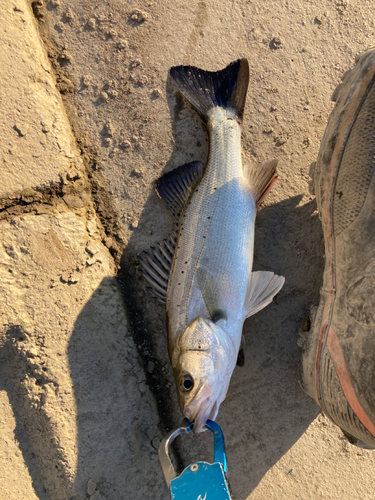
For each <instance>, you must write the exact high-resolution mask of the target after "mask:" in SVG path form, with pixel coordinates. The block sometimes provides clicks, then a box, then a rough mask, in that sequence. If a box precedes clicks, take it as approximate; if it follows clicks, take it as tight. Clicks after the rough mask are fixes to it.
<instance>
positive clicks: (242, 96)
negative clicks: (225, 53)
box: [170, 59, 249, 123]
mask: <svg viewBox="0 0 375 500" xmlns="http://www.w3.org/2000/svg"><path fill="white" fill-rule="evenodd" d="M170 76H171V79H172V82H173V83H174V84H175V86H176V87H177V89H178V90H179V92H180V93H181V94H182V95H183V96H184V97H185V99H187V101H188V102H189V103H190V105H191V106H192V107H193V109H195V111H196V112H197V113H198V114H199V116H200V117H201V118H202V120H203V121H204V122H205V123H207V122H208V116H207V113H208V111H209V110H210V109H211V108H214V107H216V106H219V107H222V108H232V109H234V110H235V111H236V114H237V116H238V119H239V121H240V122H242V118H243V111H244V108H245V100H246V92H247V87H248V85H249V63H248V62H247V59H238V61H235V62H232V63H231V64H229V66H227V67H226V68H224V69H222V70H221V71H205V70H203V69H199V68H195V67H194V66H175V67H173V68H171V70H170Z"/></svg>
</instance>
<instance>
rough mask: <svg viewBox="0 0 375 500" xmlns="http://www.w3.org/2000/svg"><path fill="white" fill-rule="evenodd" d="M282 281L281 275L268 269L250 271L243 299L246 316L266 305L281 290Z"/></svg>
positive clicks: (283, 279) (283, 280)
mask: <svg viewBox="0 0 375 500" xmlns="http://www.w3.org/2000/svg"><path fill="white" fill-rule="evenodd" d="M284 282H285V278H284V277H283V276H278V275H277V274H274V273H272V272H269V271H255V272H253V273H251V275H250V279H249V284H248V287H247V292H246V300H245V311H246V318H248V317H249V316H252V315H253V314H255V313H257V312H258V311H260V310H261V309H263V308H264V307H266V306H268V304H270V303H271V302H272V299H273V298H274V296H275V295H276V294H277V293H278V292H279V291H280V290H281V288H282V286H283V285H284Z"/></svg>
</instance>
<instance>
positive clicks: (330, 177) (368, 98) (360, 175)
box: [302, 47, 375, 448]
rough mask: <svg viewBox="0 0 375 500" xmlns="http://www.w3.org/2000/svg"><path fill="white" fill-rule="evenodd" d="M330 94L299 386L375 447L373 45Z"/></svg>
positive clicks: (360, 441) (357, 440)
mask: <svg viewBox="0 0 375 500" xmlns="http://www.w3.org/2000/svg"><path fill="white" fill-rule="evenodd" d="M332 98H333V100H335V101H336V105H335V107H334V109H333V111H332V114H331V116H330V118H329V120H328V124H327V128H326V131H325V133H324V136H323V139H322V143H321V146H320V151H319V155H318V159H317V162H316V164H315V168H314V187H315V195H316V201H317V205H318V209H319V217H320V220H321V222H322V226H323V233H324V244H325V269H324V277H323V287H322V289H321V298H320V303H319V307H318V309H317V311H316V315H315V319H313V321H312V324H311V328H310V331H309V332H308V333H307V334H305V340H304V342H303V343H304V344H305V347H304V352H303V380H302V386H303V389H304V390H305V391H306V392H307V393H308V394H309V395H310V396H311V397H312V398H313V399H314V400H315V401H316V402H317V403H318V404H319V405H320V407H321V408H322V410H323V412H324V413H325V414H326V415H327V416H328V417H329V418H330V419H331V420H332V421H333V422H334V423H335V424H337V425H338V426H339V427H340V428H341V429H342V430H343V432H344V434H345V435H346V436H347V437H348V439H349V440H350V442H352V443H353V444H357V445H359V446H362V447H366V448H375V175H374V171H375V47H374V48H373V49H371V50H369V51H368V52H366V53H365V54H363V55H362V56H361V57H360V58H359V60H358V62H357V64H356V66H355V67H354V69H352V70H351V71H349V72H347V73H346V74H345V75H344V77H343V81H342V83H341V84H340V85H339V86H338V88H337V89H336V90H335V92H334V94H333V96H332Z"/></svg>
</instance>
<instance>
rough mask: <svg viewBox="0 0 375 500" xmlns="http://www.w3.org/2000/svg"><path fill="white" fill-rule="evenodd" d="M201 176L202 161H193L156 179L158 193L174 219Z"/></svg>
mask: <svg viewBox="0 0 375 500" xmlns="http://www.w3.org/2000/svg"><path fill="white" fill-rule="evenodd" d="M202 177H203V164H202V162H200V161H193V162H191V163H185V165H181V167H177V168H175V169H174V170H171V171H170V172H167V173H166V174H164V175H163V176H162V177H160V179H158V180H157V181H156V191H157V193H158V195H159V196H160V198H162V199H163V200H164V201H165V203H166V204H167V207H168V208H169V210H170V211H171V212H172V214H173V216H174V218H175V219H176V220H179V218H180V215H181V214H182V212H183V209H184V207H185V205H186V204H187V202H188V200H189V198H190V194H191V192H192V191H193V189H194V187H195V186H196V185H197V184H198V182H200V180H201V179H202Z"/></svg>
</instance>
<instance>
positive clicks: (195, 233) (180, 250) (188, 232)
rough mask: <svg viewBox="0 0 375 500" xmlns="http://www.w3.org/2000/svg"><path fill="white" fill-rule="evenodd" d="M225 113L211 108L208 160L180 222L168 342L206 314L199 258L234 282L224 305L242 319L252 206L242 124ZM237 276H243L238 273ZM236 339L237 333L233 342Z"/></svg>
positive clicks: (169, 295)
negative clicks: (243, 157)
mask: <svg viewBox="0 0 375 500" xmlns="http://www.w3.org/2000/svg"><path fill="white" fill-rule="evenodd" d="M228 115H229V117H230V118H232V116H233V115H234V113H233V111H231V110H229V112H228V111H226V110H224V109H222V108H215V110H213V112H212V113H211V119H210V121H209V124H208V128H209V131H210V152H209V161H208V164H207V166H206V170H205V174H204V176H203V179H202V181H201V183H200V184H199V187H198V188H197V189H196V191H195V192H194V194H193V196H192V198H191V200H190V203H189V205H188V206H187V209H186V212H185V214H184V217H183V221H182V222H181V228H180V231H179V243H178V246H177V251H176V253H175V257H174V261H173V265H172V271H171V276H170V280H169V285H168V291H167V310H168V312H170V315H169V317H170V321H169V331H170V341H171V342H173V341H174V338H175V337H176V336H178V334H179V333H180V332H181V330H182V329H183V328H184V327H185V326H186V324H189V323H190V322H191V321H192V319H194V318H195V317H197V316H199V315H203V316H208V311H207V309H206V306H205V302H204V299H203V298H202V294H201V291H200V289H199V286H198V283H197V279H196V271H197V269H198V267H199V266H200V265H202V264H203V265H204V266H205V267H206V268H208V269H209V270H211V268H212V267H214V269H212V271H214V274H215V275H217V276H218V279H219V281H220V279H222V278H221V275H222V274H223V272H224V273H225V274H226V275H229V276H230V277H231V281H233V282H235V283H236V285H235V286H231V287H230V289H229V290H227V292H228V304H225V305H227V306H228V310H230V312H231V316H233V317H234V319H235V322H236V323H237V321H242V322H243V320H244V311H243V304H244V300H245V296H246V288H247V276H248V274H249V272H251V268H252V254H253V246H254V238H253V231H251V227H250V226H251V224H252V223H253V222H254V218H255V214H256V208H255V200H254V197H253V196H252V194H251V191H250V188H249V186H248V185H246V184H247V181H246V180H245V179H244V177H243V171H242V160H241V149H240V142H241V127H240V125H239V124H238V123H237V121H236V120H234V119H230V120H228ZM234 221H236V223H235V224H234V223H233V222H234ZM233 242H235V245H233V244H232V243H233ZM185 262H187V264H185ZM218 270H220V271H221V272H220V271H219V272H218ZM182 271H183V272H182ZM225 274H224V276H223V278H224V279H225ZM240 276H245V279H242V280H241V279H239V278H240ZM236 277H237V278H238V279H237V280H236ZM238 281H239V282H240V286H238ZM241 281H242V283H241ZM179 283H180V284H179ZM227 288H228V287H227ZM232 304H235V309H233V307H231V306H232ZM240 340H241V339H236V346H237V347H238V345H239V344H238V342H240Z"/></svg>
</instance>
